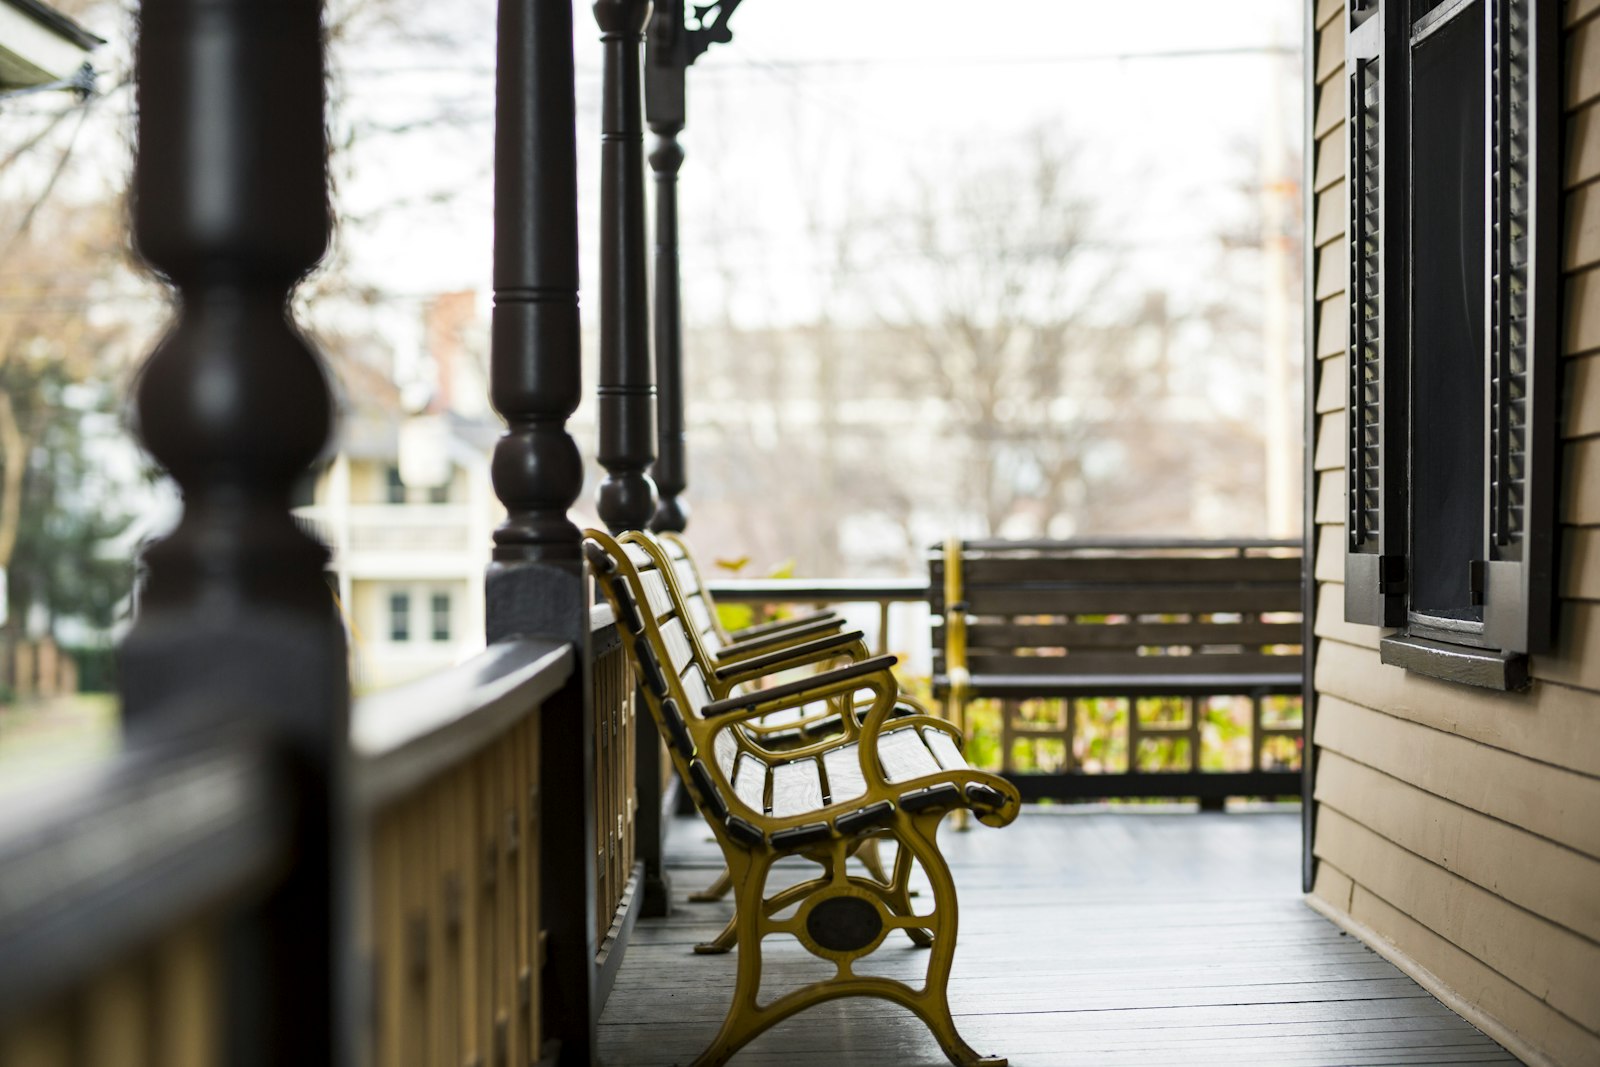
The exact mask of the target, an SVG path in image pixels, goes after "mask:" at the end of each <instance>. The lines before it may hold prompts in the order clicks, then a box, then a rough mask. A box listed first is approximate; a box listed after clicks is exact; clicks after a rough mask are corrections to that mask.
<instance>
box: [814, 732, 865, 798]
mask: <svg viewBox="0 0 1600 1067" xmlns="http://www.w3.org/2000/svg"><path fill="white" fill-rule="evenodd" d="M860 752H861V749H860V746H859V745H841V746H840V747H838V748H833V749H829V750H828V751H827V752H824V753H823V754H822V764H823V766H824V767H825V768H826V769H827V772H828V795H829V796H831V797H833V802H834V803H835V804H838V803H840V802H841V801H846V800H854V799H855V798H856V797H859V796H861V795H862V794H863V793H865V792H866V791H867V780H866V779H865V778H863V777H861V755H860Z"/></svg>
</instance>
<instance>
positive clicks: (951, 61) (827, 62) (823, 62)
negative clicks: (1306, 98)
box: [342, 45, 1301, 80]
mask: <svg viewBox="0 0 1600 1067" xmlns="http://www.w3.org/2000/svg"><path fill="white" fill-rule="evenodd" d="M713 54H714V55H718V54H717V53H713ZM1300 54H1301V49H1299V48H1298V47H1295V46H1292V45H1224V46H1222V47H1219V48H1173V49H1162V50H1154V51H1142V52H1141V51H1131V52H1069V53H1062V54H1058V55H1042V56H959V55H958V56H938V55H897V56H852V57H849V58H846V59H834V58H828V57H825V56H816V57H811V58H807V59H759V58H750V59H722V58H720V55H718V58H717V59H716V61H714V62H709V63H707V65H706V66H704V67H697V68H696V70H700V71H707V72H711V73H715V74H722V73H731V72H735V71H760V70H770V69H771V68H775V67H777V68H783V69H788V70H834V69H849V68H857V67H922V66H934V67H1015V66H1071V65H1075V64H1082V63H1126V62H1144V61H1157V62H1159V61H1163V60H1183V59H1225V58H1229V57H1233V56H1299V55H1300ZM342 73H344V74H345V75H348V76H351V77H390V76H400V75H407V74H462V75H469V76H472V77H480V78H488V77H493V76H494V67H493V66H485V65H475V66H461V65H459V64H447V63H438V64H422V63H417V64H400V65H395V66H359V67H358V66H352V67H345V68H343V70H342ZM576 73H577V76H578V77H579V78H581V79H590V80H593V79H598V78H599V77H600V69H599V68H598V67H593V68H588V67H580V68H578V70H577V72H576Z"/></svg>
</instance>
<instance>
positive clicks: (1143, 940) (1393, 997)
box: [601, 809, 1516, 1067]
mask: <svg viewBox="0 0 1600 1067" xmlns="http://www.w3.org/2000/svg"><path fill="white" fill-rule="evenodd" d="M1299 832H1300V826H1299V815H1298V813H1297V812H1292V811H1274V812H1267V813H1246V812H1235V813H1230V814H1204V815H1197V814H1188V813H1158V814H1142V813H1141V814H1131V813H1123V812H1111V811H1103V810H1102V811H1096V812H1072V813H1061V812H1053V811H1049V810H1045V809H1038V810H1030V811H1029V812H1028V813H1027V814H1026V815H1024V817H1023V818H1022V819H1021V820H1020V821H1019V822H1018V823H1017V824H1016V825H1015V826H1013V827H1011V828H1009V829H1007V830H1005V831H1003V832H998V833H997V832H987V831H985V830H984V829H983V828H976V829H974V830H972V831H970V832H967V833H956V832H952V831H950V830H948V829H947V830H946V831H945V832H944V833H943V835H942V836H941V844H942V847H943V848H944V850H945V853H946V855H947V857H948V858H949V859H950V862H951V866H952V869H953V871H954V873H955V877H956V881H957V884H958V886H959V887H960V892H961V918H962V928H961V949H960V951H959V952H958V953H957V955H956V965H955V971H954V975H953V977H952V979H951V983H950V1000H951V1004H952V1006H953V1008H954V1010H955V1013H956V1016H957V1022H958V1025H960V1026H961V1028H962V1030H963V1033H964V1034H965V1036H966V1037H967V1039H968V1040H969V1041H970V1042H971V1043H972V1044H973V1045H974V1046H976V1047H978V1048H980V1049H985V1050H992V1051H994V1052H996V1053H998V1054H1002V1055H1006V1056H1009V1057H1010V1059H1011V1062H1012V1063H1013V1064H1015V1065H1016V1067H1030V1065H1043V1064H1056V1063H1063V1062H1074V1063H1078V1062H1082V1063H1095V1064H1106V1065H1119V1064H1140V1065H1146V1064H1161V1063H1173V1064H1183V1065H1186V1067H1188V1065H1197V1064H1204V1065H1208V1064H1224V1063H1244V1062H1258V1063H1265V1062H1271V1063H1274V1064H1283V1065H1285V1067H1317V1065H1322V1064H1351V1065H1357V1064H1359V1065H1368V1064H1372V1065H1376V1064H1403V1063H1415V1064H1426V1063H1433V1064H1440V1063H1515V1062H1516V1060H1515V1059H1513V1058H1512V1057H1511V1056H1509V1055H1508V1054H1507V1053H1506V1052H1505V1051H1504V1050H1502V1049H1501V1048H1500V1047H1499V1046H1498V1045H1496V1044H1495V1043H1494V1042H1493V1041H1491V1040H1490V1039H1489V1038H1487V1037H1485V1036H1484V1035H1483V1034H1481V1033H1480V1032H1479V1031H1477V1030H1476V1029H1474V1028H1473V1027H1471V1026H1470V1025H1468V1024H1467V1023H1466V1022H1464V1021H1463V1020H1462V1019H1461V1018H1460V1017H1459V1016H1457V1015H1455V1014H1454V1013H1453V1012H1451V1011H1450V1010H1449V1009H1448V1008H1446V1007H1445V1006H1444V1005H1443V1004H1440V1003H1439V1002H1438V1001H1437V1000H1435V999H1434V998H1433V997H1431V996H1429V995H1428V994H1427V993H1426V992H1425V991H1424V990H1423V989H1422V988H1421V987H1419V986H1417V985H1416V984H1415V983H1414V982H1412V981H1411V980H1410V979H1409V978H1406V977H1405V976H1404V975H1403V974H1401V972H1400V971H1399V970H1397V969H1396V968H1395V967H1393V966H1392V965H1391V964H1389V963H1388V962H1387V961H1385V960H1383V959H1382V958H1381V957H1379V956H1378V955H1377V954H1376V953H1374V952H1372V951H1371V950H1370V949H1368V948H1367V947H1366V946H1365V945H1362V944H1361V943H1360V942H1359V941H1356V940H1355V939H1353V938H1351V937H1349V936H1347V935H1345V934H1344V933H1342V932H1341V931H1339V930H1338V928H1336V927H1335V926H1334V925H1333V924H1332V923H1329V922H1327V921H1326V920H1324V919H1323V918H1321V917H1320V916H1318V915H1317V914H1315V913H1314V912H1313V911H1311V910H1310V909H1309V908H1307V907H1306V906H1305V904H1304V902H1303V901H1302V899H1301V896H1300V892H1299V885H1298V870H1299V867H1298V860H1299V857H1298V848H1299ZM669 862H670V864H671V867H672V874H673V885H674V889H675V891H676V892H677V894H678V895H677V897H676V899H675V900H674V902H673V913H672V915H670V916H669V917H668V918H666V919H664V920H647V921H644V922H641V923H640V924H639V926H638V927H637V929H636V931H635V934H634V941H633V944H632V945H631V947H630V948H629V951H628V956H627V959H626V961H625V963H624V965H623V968H622V971H621V973H620V974H619V976H618V979H617V984H616V988H615V990H614V991H613V993H612V995H611V1000H610V1002H609V1004H608V1005H607V1008H606V1014H605V1017H604V1019H603V1020H602V1023H601V1051H602V1055H603V1056H604V1058H605V1060H606V1062H608V1063H615V1064H628V1065H633V1064H637V1065H639V1067H649V1065H656V1064H660V1065H666V1064H681V1063H687V1062H689V1061H690V1060H692V1059H693V1058H694V1057H695V1056H696V1055H697V1054H698V1053H699V1052H700V1051H701V1050H702V1049H703V1048H704V1046H705V1044H706V1043H707V1042H708V1041H709V1040H710V1038H711V1036H712V1034H713V1033H715V1031H716V1028H717V1025H718V1023H719V1022H720V1021H721V1017H722V1014H723V1011H724V1010H725V1008H726V1005H727V1002H728V997H729V995H730V994H731V991H732V976H733V971H734V967H735V966H736V957H735V956H734V955H733V954H729V955H726V956H710V957H707V956H693V955H691V953H690V947H691V945H692V944H693V943H694V942H696V941H701V940H704V939H706V938H707V937H709V936H710V935H711V934H713V933H714V932H715V931H716V929H718V928H720V926H721V925H722V924H723V923H724V922H726V921H727V919H728V917H729V916H730V915H731V914H732V905H731V904H730V903H729V902H727V901H722V902H718V903H715V904H691V903H688V902H687V900H686V899H685V895H686V894H687V893H688V892H690V891H692V890H694V889H697V888H699V887H700V886H701V885H702V884H704V883H708V882H709V881H710V880H711V879H712V877H714V875H715V874H716V872H717V870H718V869H720V866H721V862H720V859H719V857H718V854H717V852H716V848H715V846H714V845H713V844H712V843H711V842H710V841H709V840H708V839H707V835H706V832H705V828H704V826H703V824H700V823H699V822H698V821H695V820H692V819H680V820H677V821H676V822H675V823H674V825H673V827H672V835H671V838H670V840H669ZM814 870H815V868H814V867H813V866H811V865H809V864H807V863H804V862H803V861H793V860H791V861H786V862H785V863H783V864H780V866H779V871H778V873H777V874H775V876H774V884H782V882H785V881H790V880H794V879H798V878H801V877H805V876H807V875H808V874H809V873H810V872H811V871H814ZM765 959H766V962H767V967H766V974H767V976H768V977H770V979H771V981H770V982H769V983H766V984H764V987H763V988H764V990H780V991H781V990H783V989H785V988H789V987H790V986H792V985H793V984H796V983H798V982H801V981H805V980H808V979H809V978H810V977H812V976H813V975H815V974H816V973H817V970H818V963H819V961H817V960H816V959H814V958H813V957H811V956H810V955H809V954H807V953H806V952H805V951H804V950H803V949H802V948H801V947H800V946H799V945H798V944H796V943H793V942H787V943H786V942H785V941H784V940H783V939H770V940H769V941H768V947H767V953H766V957H765ZM870 959H871V960H872V961H874V962H873V965H872V967H871V973H875V974H885V975H890V976H896V977H904V978H914V977H915V976H917V975H920V974H921V971H922V968H923V967H924V966H925V965H926V964H925V961H926V959H927V956H926V955H925V954H924V953H922V952H921V951H919V950H917V949H915V948H913V947H911V946H910V945H909V943H906V944H895V943H893V942H890V943H888V944H886V945H885V947H884V948H883V949H881V950H880V951H879V952H878V953H876V954H875V955H874V956H873V957H871V958H870ZM941 1062H943V1061H942V1058H941V1057H940V1055H939V1051H938V1046H937V1045H936V1044H935V1043H934V1042H933V1039H932V1037H931V1036H930V1035H929V1034H928V1033H927V1032H926V1030H924V1029H923V1027H922V1026H921V1024H920V1023H918V1022H917V1021H916V1020H915V1019H913V1018H912V1017H911V1016H910V1015H909V1013H907V1012H905V1011H903V1010H902V1009H900V1008H897V1007H895V1006H893V1005H890V1004H887V1003H885V1002H879V1001H872V1000H849V1001H842V1002H835V1003H830V1004H825V1005H821V1006H819V1007H818V1008H816V1009H813V1010H812V1011H809V1012H807V1013H805V1014H803V1015H801V1016H799V1017H798V1018H796V1019H792V1020H789V1021H788V1022H785V1023H784V1024H782V1025H781V1026H779V1027H777V1028H775V1029H774V1030H773V1031H771V1032H770V1033H768V1034H766V1035H763V1036H762V1037H761V1038H760V1039H758V1040H757V1041H755V1042H754V1043H752V1044H751V1045H750V1046H749V1047H748V1048H746V1049H745V1050H743V1051H742V1052H741V1053H740V1054H739V1055H738V1056H737V1057H736V1058H735V1060H734V1063H735V1064H736V1065H737V1064H751V1065H755V1064H779V1063H781V1064H786V1065H788V1064H794V1065H799V1067H804V1065H808V1064H817V1065H821V1064H829V1065H833V1064H837V1065H841V1067H851V1065H856V1064H863V1065H864V1064H887V1063H894V1064H924V1063H925V1064H937V1063H941Z"/></svg>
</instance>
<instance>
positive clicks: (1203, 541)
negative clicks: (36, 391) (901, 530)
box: [928, 537, 1305, 555]
mask: <svg viewBox="0 0 1600 1067" xmlns="http://www.w3.org/2000/svg"><path fill="white" fill-rule="evenodd" d="M1304 546H1305V542H1303V541H1302V540H1300V539H1299V538H1293V539H1284V538H1248V537H1210V538H1207V537H1086V538H1064V539H1060V540H1048V539H1046V540H1031V541H1008V540H1005V539H1004V538H980V539H975V540H967V541H962V542H961V548H962V550H963V551H966V552H1006V551H1016V552H1049V551H1069V552H1077V551H1117V550H1128V551H1156V550H1172V549H1276V548H1293V549H1300V548H1303V547H1304ZM928 551H929V552H931V553H933V554H934V555H943V554H944V545H942V544H939V545H931V546H929V549H928Z"/></svg>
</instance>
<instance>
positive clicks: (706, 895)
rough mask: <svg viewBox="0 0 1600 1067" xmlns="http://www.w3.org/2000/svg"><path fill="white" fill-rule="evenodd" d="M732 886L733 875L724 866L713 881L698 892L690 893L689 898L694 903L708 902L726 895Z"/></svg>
mask: <svg viewBox="0 0 1600 1067" xmlns="http://www.w3.org/2000/svg"><path fill="white" fill-rule="evenodd" d="M732 888H733V876H732V875H731V874H729V873H728V868H726V867H724V868H722V873H721V874H719V875H717V877H716V880H715V881H713V882H712V883H711V884H710V885H708V886H706V887H705V888H704V889H702V890H700V891H699V892H696V893H690V894H689V899H690V900H692V901H694V902H695V903H696V904H709V903H711V902H712V901H716V900H721V899H722V898H723V897H725V896H727V895H728V890H730V889H732Z"/></svg>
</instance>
